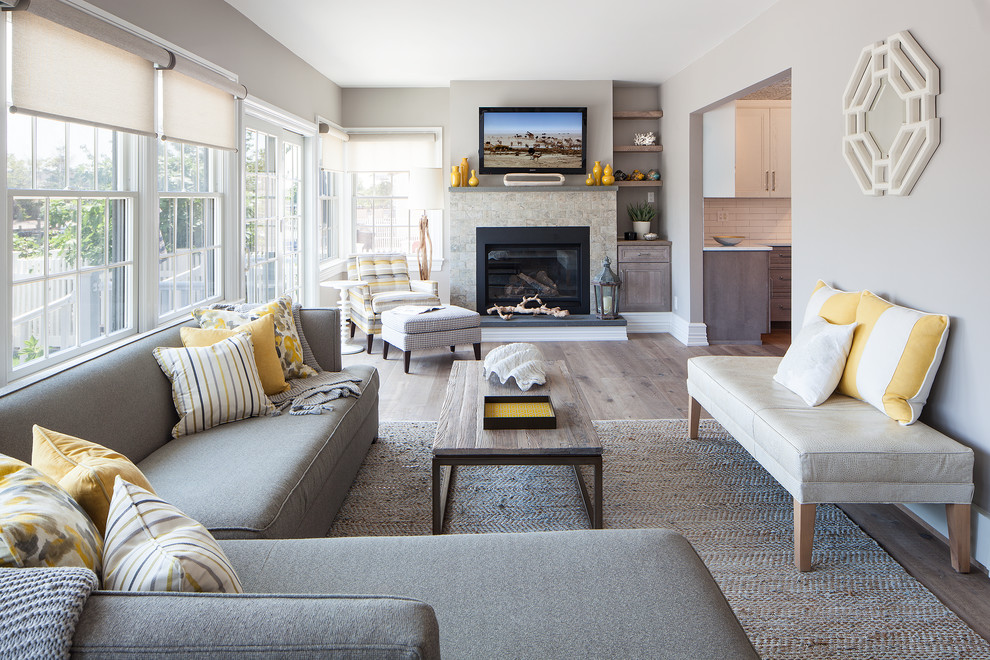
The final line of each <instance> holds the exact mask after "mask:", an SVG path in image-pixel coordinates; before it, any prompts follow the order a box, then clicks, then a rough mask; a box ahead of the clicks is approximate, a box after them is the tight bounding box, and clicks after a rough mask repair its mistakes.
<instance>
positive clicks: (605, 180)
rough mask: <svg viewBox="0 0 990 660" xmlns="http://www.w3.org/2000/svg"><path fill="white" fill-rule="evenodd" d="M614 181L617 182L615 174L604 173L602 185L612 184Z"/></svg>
mask: <svg viewBox="0 0 990 660" xmlns="http://www.w3.org/2000/svg"><path fill="white" fill-rule="evenodd" d="M614 183H615V177H614V176H612V175H611V174H603V175H602V185H603V186H611V185H612V184H614Z"/></svg>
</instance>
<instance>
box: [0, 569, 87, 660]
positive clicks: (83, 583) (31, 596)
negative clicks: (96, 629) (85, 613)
mask: <svg viewBox="0 0 990 660" xmlns="http://www.w3.org/2000/svg"><path fill="white" fill-rule="evenodd" d="M98 587H99V580H97V578H96V573H94V572H93V571H91V570H89V569H88V568H0V603H3V608H2V609H0V658H18V659H21V658H31V659H33V658H68V657H69V650H70V649H71V648H72V636H73V635H74V634H75V632H76V624H77V623H79V616H80V615H81V614H82V610H83V606H84V605H85V604H86V599H87V598H89V594H90V593H91V592H92V591H93V590H94V589H96V588H98Z"/></svg>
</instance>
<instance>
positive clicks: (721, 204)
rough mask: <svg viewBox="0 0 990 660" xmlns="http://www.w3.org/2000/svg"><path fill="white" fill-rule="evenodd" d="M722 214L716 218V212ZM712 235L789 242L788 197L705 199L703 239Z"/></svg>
mask: <svg viewBox="0 0 990 660" xmlns="http://www.w3.org/2000/svg"><path fill="white" fill-rule="evenodd" d="M720 212H721V213H722V214H724V215H725V216H726V219H725V220H719V219H718V216H719V213H720ZM715 234H730V235H739V236H745V237H746V240H749V241H755V242H759V241H774V242H788V243H789V242H790V240H791V200H790V199H769V198H767V199H745V198H738V197H737V198H715V197H708V198H705V240H708V239H709V238H711V237H712V236H713V235H715Z"/></svg>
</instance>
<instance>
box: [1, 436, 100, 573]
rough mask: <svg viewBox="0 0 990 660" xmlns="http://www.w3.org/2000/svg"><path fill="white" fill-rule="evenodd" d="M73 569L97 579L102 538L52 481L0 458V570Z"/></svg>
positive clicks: (28, 466) (12, 460) (7, 459)
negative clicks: (92, 573)
mask: <svg viewBox="0 0 990 660" xmlns="http://www.w3.org/2000/svg"><path fill="white" fill-rule="evenodd" d="M35 566H41V567H45V566H78V567H82V568H88V569H89V570H91V571H94V572H95V573H96V574H97V575H99V574H100V571H101V569H102V567H103V537H102V536H100V532H99V530H97V529H96V525H94V524H93V521H92V520H90V519H89V516H87V515H86V512H85V511H83V510H82V507H80V506H79V504H78V503H77V502H76V501H75V500H74V499H72V496H71V495H69V494H68V493H66V492H65V491H64V490H62V489H61V488H59V487H58V484H56V483H55V482H54V481H52V479H51V478H50V477H48V476H46V475H44V474H42V473H41V472H39V471H38V470H37V469H35V468H33V467H31V466H30V465H28V464H27V463H25V462H24V461H19V460H17V459H16V458H11V457H10V456H4V455H3V454H0V567H4V568H30V567H35Z"/></svg>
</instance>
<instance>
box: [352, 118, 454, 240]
mask: <svg viewBox="0 0 990 660" xmlns="http://www.w3.org/2000/svg"><path fill="white" fill-rule="evenodd" d="M438 136H439V134H438V133H437V132H427V131H423V129H418V130H415V131H411V132H408V133H402V132H399V133H374V132H369V133H352V134H351V136H350V140H349V141H348V142H347V145H346V151H347V163H348V168H349V170H350V172H351V213H352V219H353V226H354V249H355V250H356V251H358V252H401V253H403V254H407V255H412V254H414V253H415V251H416V248H417V246H418V241H419V218H420V216H421V215H422V209H410V208H409V194H410V190H409V172H410V171H411V170H413V169H415V168H420V167H438V166H439V164H440V141H439V139H438ZM430 220H431V223H430V227H431V229H432V230H433V231H434V232H435V231H436V230H437V229H439V227H440V225H442V215H439V214H438V215H436V216H433V215H430ZM438 245H440V241H438V240H437V237H436V235H435V234H434V238H433V246H434V248H436V247H437V246H438Z"/></svg>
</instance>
